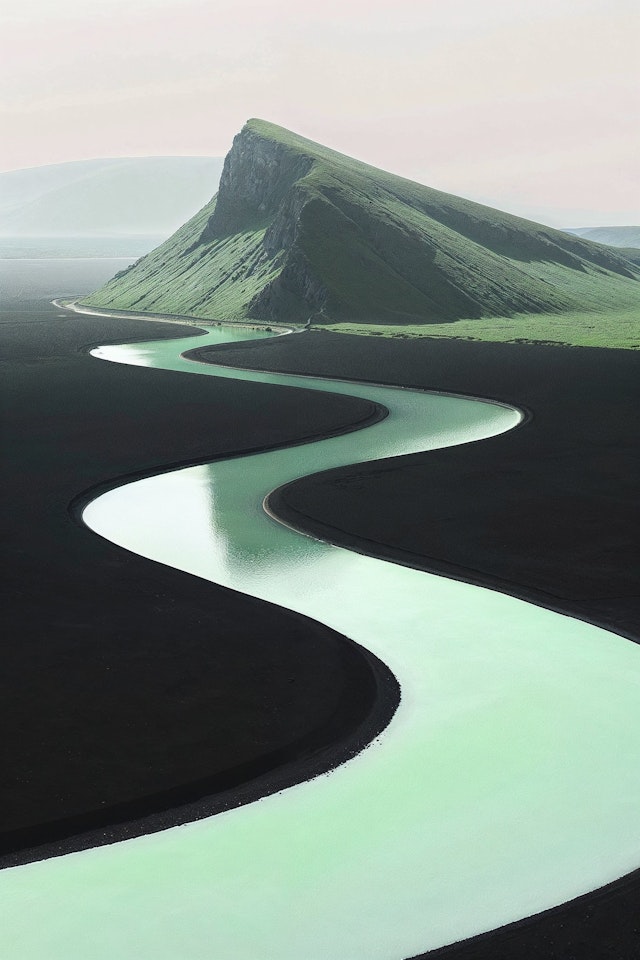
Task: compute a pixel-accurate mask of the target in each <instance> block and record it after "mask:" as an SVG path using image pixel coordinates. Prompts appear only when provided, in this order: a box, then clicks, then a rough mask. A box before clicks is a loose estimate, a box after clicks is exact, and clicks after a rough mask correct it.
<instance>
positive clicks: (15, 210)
mask: <svg viewBox="0 0 640 960" xmlns="http://www.w3.org/2000/svg"><path fill="white" fill-rule="evenodd" d="M221 169H222V160H221V159H216V158H213V157H133V158H121V159H106V160H80V161H76V162H73V163H58V164H51V165H49V166H44V167H33V168H30V169H26V170H11V171H9V172H7V173H2V174H0V234H1V235H3V236H11V237H25V236H28V237H33V236H39V237H41V236H44V237H55V236H110V235H119V234H153V235H156V236H161V237H162V236H165V237H166V236H168V235H169V234H170V233H172V232H173V231H174V230H175V229H176V228H177V227H179V226H180V224H182V223H184V221H185V220H186V219H187V217H189V216H191V214H192V213H193V212H194V211H195V210H199V209H200V207H202V205H203V204H204V203H206V202H207V201H208V200H209V199H210V198H211V196H212V195H213V193H214V192H215V190H216V188H217V182H218V178H219V176H220V172H221ZM147 249H148V248H147Z"/></svg>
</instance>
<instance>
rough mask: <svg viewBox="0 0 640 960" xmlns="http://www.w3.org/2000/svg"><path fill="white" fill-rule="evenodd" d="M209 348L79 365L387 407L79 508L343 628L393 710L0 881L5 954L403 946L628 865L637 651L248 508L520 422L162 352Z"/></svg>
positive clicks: (465, 931)
mask: <svg viewBox="0 0 640 960" xmlns="http://www.w3.org/2000/svg"><path fill="white" fill-rule="evenodd" d="M236 335H240V334H236ZM242 336H255V334H253V333H248V332H246V333H244V334H242ZM224 339H228V336H227V335H226V334H225V331H224V329H216V330H215V331H214V332H212V333H210V334H207V335H206V336H205V337H204V338H203V339H202V340H200V341H198V340H195V339H192V338H189V339H185V340H174V341H169V342H167V341H164V342H162V343H149V344H143V345H140V344H137V345H128V346H118V347H102V348H100V349H98V350H96V351H94V354H95V355H96V356H97V357H101V358H102V359H103V360H112V361H117V362H122V363H133V364H143V365H150V366H156V367H162V368H168V369H173V370H185V371H187V370H188V371H190V372H191V373H200V374H204V375H209V376H220V377H231V378H239V379H243V380H255V381H260V382H268V383H279V384H287V385H294V386H298V385H304V386H305V387H308V388H311V389H316V390H333V391H337V392H340V393H345V394H351V395H355V396H360V397H367V398H369V399H372V400H375V401H378V402H379V403H382V404H384V405H385V406H386V407H387V408H388V409H389V411H390V415H389V417H388V418H387V419H386V420H383V421H381V422H379V423H377V424H375V425H373V426H370V427H368V428H366V429H363V430H362V431H360V432H358V433H351V434H347V435H343V436H339V437H334V438H331V439H327V440H322V441H318V442H313V443H309V444H306V445H303V446H296V447H293V448H289V449H281V450H277V451H272V452H267V453H261V454H256V455H250V456H245V457H240V458H236V459H231V460H227V461H222V462H216V463H213V464H210V465H206V466H199V467H191V468H187V469H182V470H176V471H174V472H172V473H166V474H162V475H160V476H156V477H153V478H150V479H145V480H140V481H137V482H134V483H127V484H125V485H123V486H120V487H118V488H116V489H114V490H111V491H110V492H108V493H106V494H104V495H102V496H100V497H98V498H97V499H96V500H94V501H93V502H92V503H91V504H89V506H88V507H87V508H86V510H85V513H84V519H85V521H86V523H87V524H88V525H89V526H90V527H91V528H92V529H93V530H95V531H96V532H98V533H99V534H101V535H102V536H104V537H106V538H108V539H109V540H112V541H114V542H115V543H118V544H121V545H123V546H124V547H126V548H128V549H129V550H133V551H136V552H138V553H140V554H142V555H144V556H146V557H151V558H153V559H155V560H159V561H161V562H162V563H165V564H169V565H171V566H173V567H177V568H178V569H181V570H186V571H188V572H190V573H192V574H194V575H196V576H199V577H204V578H206V579H209V580H212V581H214V582H216V583H221V584H225V585H226V586H229V587H233V588H234V589H236V590H240V591H243V592H245V593H248V594H251V595H253V596H257V597H262V598H264V599H266V600H268V601H271V602H273V603H276V604H280V605H282V606H285V607H289V608H291V609H293V610H297V611H300V612H301V613H303V614H306V615H307V616H310V617H313V618H315V619H317V620H321V621H323V622H324V623H326V624H328V625H329V626H331V627H333V628H335V629H336V630H338V631H340V632H341V633H343V634H346V635H347V636H349V637H351V638H353V639H354V640H356V641H357V642H358V643H360V644H362V645H364V646H366V647H368V648H369V649H370V650H372V651H373V652H374V653H375V654H376V655H377V656H378V657H379V658H381V659H382V660H383V661H385V662H386V663H387V664H388V666H389V667H390V669H391V670H392V671H393V673H394V674H395V675H396V677H397V678H398V680H399V682H400V684H401V688H402V700H401V703H400V707H399V709H398V711H397V713H396V714H395V716H394V718H393V720H392V721H391V723H390V725H389V726H388V727H387V729H386V730H385V731H384V733H383V734H382V735H381V736H380V737H379V738H378V739H377V740H376V741H375V742H374V743H373V744H371V745H370V746H369V747H368V748H367V749H366V750H364V751H363V752H362V753H360V754H359V755H358V756H357V757H355V758H354V759H353V760H351V761H350V762H348V763H346V764H344V765H343V766H340V767H338V768H337V769H336V770H334V771H333V772H332V773H330V774H328V775H325V776H322V777H319V778H317V779H315V780H312V781H307V782H305V783H302V784H299V785H298V786H295V787H292V788H290V789H287V790H284V791H282V792H281V793H277V794H273V795H272V796H269V797H266V798H264V799H262V800H259V801H257V802H255V803H252V804H249V805H247V806H243V807H239V808H236V809H234V810H230V811H228V812H225V813H221V814H219V815H217V816H215V817H211V818H209V819H205V820H201V821H198V822H195V823H191V824H188V825H186V826H181V827H176V828H172V829H169V830H166V831H164V832H162V833H155V834H152V835H149V836H145V837H140V838H137V839H133V840H129V841H126V842H122V843H116V844H114V845H112V846H104V847H99V848H96V849H93V850H87V851H83V852H80V853H74V854H70V855H67V856H64V857H60V858H58V859H53V860H48V861H43V862H38V863H33V864H30V865H27V866H21V867H16V868H13V869H9V870H6V871H4V872H3V873H1V874H0V901H1V902H2V914H3V916H2V920H1V922H0V954H1V955H2V956H4V957H11V958H16V960H17V958H19V960H29V958H37V960H98V958H99V960H114V958H116V957H117V958H133V957H135V958H136V960H401V958H405V957H409V956H412V955H414V954H417V953H420V952H422V951H425V950H428V949H431V948H434V947H437V946H440V945H443V944H446V943H451V942H453V941H457V940H461V939H464V938H466V937H470V936H472V935H474V934H477V933H480V932H481V931H486V930H490V929H493V928H495V927H498V926H500V925H502V924H505V923H509V922H510V921H514V920H517V919H519V918H522V917H526V916H529V915H531V914H533V913H536V912H539V911H541V910H544V909H545V908H548V907H551V906H553V905H555V904H559V903H562V902H564V901H566V900H569V899H571V898H573V897H575V896H577V895H579V894H582V893H585V892H587V891H589V890H592V889H594V888H597V887H599V886H601V885H603V884H605V883H607V882H608V881H611V880H613V879H615V878H617V877H620V876H622V875H623V874H625V873H627V872H629V871H630V870H632V869H633V868H635V867H637V866H638V865H640V802H639V801H640V762H639V761H640V649H639V648H638V647H637V646H635V645H634V644H632V643H630V642H629V641H627V640H624V639H622V638H620V637H618V636H615V635H613V634H610V633H608V632H606V631H604V630H601V629H598V628H596V627H593V626H590V625H588V624H585V623H582V622H579V621H576V620H573V619H571V618H569V617H564V616H560V615H558V614H556V613H552V612H550V611H548V610H544V609H541V608H538V607H535V606H532V605H530V604H527V603H524V602H522V601H520V600H516V599H513V598H511V597H508V596H504V595H501V594H499V593H495V592H492V591H489V590H485V589H481V588H479V587H475V586H470V585H467V584H464V583H458V582H454V581H450V580H447V579H445V578H443V577H437V576H432V575H429V574H426V573H423V572H419V571H416V570H412V569H409V568H406V567H403V566H399V565H395V564H393V563H387V562H384V561H381V560H376V559H372V558H369V557H366V556H362V555H360V554H357V553H353V552H350V551H348V550H344V549H340V548H337V547H333V546H329V545H327V544H324V543H320V542H318V541H316V540H313V539H311V538H309V537H305V536H303V535H300V534H298V533H296V532H294V531H292V530H290V529H288V528H287V527H285V526H283V525H280V524H278V523H277V522H275V521H274V520H273V519H271V518H270V517H268V516H267V515H266V514H265V513H264V511H263V509H262V502H263V498H264V496H265V495H266V494H267V493H269V492H270V491H271V490H273V489H274V488H276V487H278V486H279V485H281V484H283V483H285V482H287V481H289V480H291V479H293V478H295V477H298V476H301V475H303V474H306V473H311V472H314V471H317V470H321V469H326V468H328V467H333V466H338V465H341V464H347V463H352V462H354V461H357V460H372V459H376V458H379V457H388V456H392V455H398V454H403V453H410V452H414V451H417V450H423V449H426V448H437V447H443V446H448V445H452V444H461V443H468V442H472V441H481V440H482V439H483V438H485V437H488V436H492V435H494V434H497V433H500V432H503V431H506V430H509V429H510V428H512V427H515V426H516V425H517V424H518V422H519V420H520V414H519V412H518V411H516V410H515V409H512V408H509V407H506V406H501V405H498V404H493V403H488V402H483V401H477V400H472V399H466V398H460V397H451V396H441V395H434V394H428V393H422V392H419V391H409V390H399V389H393V388H383V387H378V386H375V385H366V384H364V385H363V384H353V383H349V384H347V383H340V382H334V381H323V380H311V379H307V378H304V377H297V376H277V375H271V374H261V373H260V374H259V373H250V372H246V371H240V370H231V369H225V368H222V367H215V366H207V365H203V364H196V363H194V362H192V361H188V360H185V359H183V358H180V356H179V354H180V352H181V351H183V350H186V349H191V348H193V347H194V346H195V345H202V344H204V343H211V342H215V341H221V340H224ZM425 495H426V496H428V492H426V494H425Z"/></svg>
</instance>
